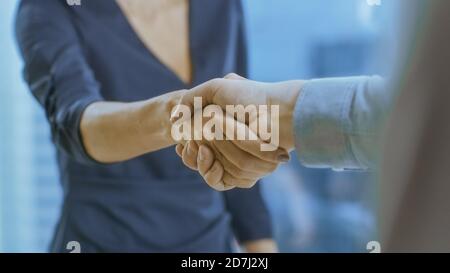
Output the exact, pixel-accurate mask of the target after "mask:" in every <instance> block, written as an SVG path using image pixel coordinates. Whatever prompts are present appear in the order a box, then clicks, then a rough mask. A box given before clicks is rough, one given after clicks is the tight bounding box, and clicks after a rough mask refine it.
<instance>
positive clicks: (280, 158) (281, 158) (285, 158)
mask: <svg viewBox="0 0 450 273" xmlns="http://www.w3.org/2000/svg"><path fill="white" fill-rule="evenodd" d="M290 159H291V157H290V156H289V154H284V153H283V154H281V155H279V156H278V161H280V162H288V161H289V160H290Z"/></svg>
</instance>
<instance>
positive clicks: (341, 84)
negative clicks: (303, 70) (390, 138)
mask: <svg viewBox="0 0 450 273" xmlns="http://www.w3.org/2000/svg"><path fill="white" fill-rule="evenodd" d="M392 100H393V97H392V93H391V92H390V91H389V90H388V89H387V88H386V87H385V83H384V80H383V79H381V78H380V77H376V76H374V77H350V78H335V79H320V80H312V81H308V82H306V83H305V85H304V86H303V87H302V91H301V95H300V96H299V98H298V101H297V105H296V107H295V111H294V135H295V146H296V150H297V152H298V155H299V160H300V161H301V163H302V164H304V165H305V166H308V167H316V168H333V169H371V168H374V167H375V166H376V159H377V151H378V149H377V148H378V145H379V141H380V136H381V133H382V125H383V120H384V119H385V116H386V114H387V112H388V111H389V110H390V106H391V104H392Z"/></svg>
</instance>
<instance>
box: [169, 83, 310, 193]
mask: <svg viewBox="0 0 450 273" xmlns="http://www.w3.org/2000/svg"><path fill="white" fill-rule="evenodd" d="M302 85H303V81H288V82H280V83H261V82H255V81H250V80H247V79H245V78H242V77H240V76H238V75H236V74H229V75H227V76H226V77H225V78H224V79H214V80H211V81H209V82H206V83H204V84H202V85H199V86H197V87H194V88H193V89H191V90H187V91H185V92H184V93H183V95H182V97H181V99H180V101H179V102H178V103H177V105H176V106H175V107H174V108H173V109H172V111H171V117H170V121H171V124H172V130H171V135H172V138H173V139H174V140H175V141H176V142H177V143H178V144H177V146H176V152H177V154H178V155H179V156H180V157H181V158H182V160H183V163H184V164H185V165H186V166H187V167H189V168H191V169H193V170H196V171H198V172H199V173H200V175H201V176H202V177H203V178H204V180H205V181H206V183H207V184H208V185H209V186H210V187H212V188H214V189H215V190H218V191H226V190H230V189H233V188H235V187H237V188H250V187H252V186H254V185H255V183H256V182H257V181H258V180H259V179H261V178H262V177H264V176H266V175H267V174H270V173H271V172H273V171H274V170H275V169H276V168H277V167H278V165H279V164H280V163H283V162H287V161H289V159H290V157H289V151H291V150H292V149H293V148H294V136H293V112H294V108H295V104H296V101H297V97H298V96H299V94H300V91H301V88H302Z"/></svg>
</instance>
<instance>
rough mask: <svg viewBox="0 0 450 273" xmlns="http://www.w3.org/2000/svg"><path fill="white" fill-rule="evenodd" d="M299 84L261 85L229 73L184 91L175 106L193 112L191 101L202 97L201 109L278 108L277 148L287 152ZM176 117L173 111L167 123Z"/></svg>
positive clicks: (291, 136) (290, 139)
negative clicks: (278, 140)
mask: <svg viewBox="0 0 450 273" xmlns="http://www.w3.org/2000/svg"><path fill="white" fill-rule="evenodd" d="M303 84H304V81H300V80H296V81H286V82H277V83H263V82H256V81H250V80H246V79H245V78H242V77H240V76H239V75H236V74H229V75H227V76H226V77H225V78H224V79H213V80H210V81H208V82H205V83H203V84H201V85H199V86H196V87H194V88H193V89H191V90H189V91H187V92H185V93H184V95H183V96H182V98H181V100H180V102H179V103H178V105H185V106H188V107H189V108H190V109H191V111H192V112H194V98H202V103H203V107H206V106H208V105H218V106H220V107H221V108H222V109H224V110H226V106H227V105H243V106H244V107H246V106H249V105H256V106H260V105H265V106H267V107H268V108H269V109H270V107H271V106H279V109H280V113H279V125H280V128H279V129H280V136H281V139H280V147H281V148H284V149H285V150H288V151H290V150H292V149H293V148H294V135H293V130H292V118H293V111H294V107H295V104H296V101H297V97H298V96H299V94H300V90H301V88H302V86H303ZM179 115H180V112H179V111H178V110H177V109H175V111H173V113H172V115H171V121H172V122H174V121H175V120H177V119H178V118H179ZM258 118H260V117H259V116H258ZM238 121H240V122H245V121H243V120H238ZM249 122H250V123H251V122H257V121H256V120H250V121H249ZM247 125H248V124H247Z"/></svg>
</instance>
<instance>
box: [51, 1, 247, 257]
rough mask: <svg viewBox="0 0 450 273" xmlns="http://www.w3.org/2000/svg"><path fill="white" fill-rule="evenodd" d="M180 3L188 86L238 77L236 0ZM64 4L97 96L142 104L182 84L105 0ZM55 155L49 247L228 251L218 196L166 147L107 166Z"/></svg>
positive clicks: (241, 63) (240, 45)
mask: <svg viewBox="0 0 450 273" xmlns="http://www.w3.org/2000/svg"><path fill="white" fill-rule="evenodd" d="M189 3H190V4H189V23H190V28H189V46H190V60H191V63H192V73H191V79H192V83H191V85H197V84H199V83H202V82H204V81H207V80H209V79H211V78H215V77H222V76H224V75H225V74H227V73H229V72H240V73H244V72H245V59H244V58H245V53H244V51H245V46H244V41H243V40H242V36H241V35H242V29H241V28H242V18H241V16H242V13H241V10H240V3H239V1H218V0H217V1H216V0H212V1H211V0H191V1H190V2H189ZM67 8H68V9H71V10H70V14H71V20H72V22H73V24H74V27H75V28H76V30H77V32H78V34H79V38H80V44H81V46H82V48H83V49H84V53H85V57H86V60H87V62H88V63H89V65H90V67H91V69H92V71H93V72H94V74H95V76H96V79H97V81H98V82H99V83H100V85H101V92H102V96H103V97H104V98H105V99H106V100H111V101H125V102H127V101H136V100H143V99H148V98H151V97H154V96H158V95H161V94H164V93H166V92H169V91H173V90H179V89H184V88H188V87H189V86H190V85H189V84H186V83H185V82H184V81H183V80H181V79H180V76H178V75H177V74H175V73H174V72H173V71H172V70H171V69H169V68H168V67H167V66H165V65H163V63H162V62H161V61H160V60H159V59H158V58H156V57H155V55H153V54H152V53H151V52H150V51H149V50H148V47H147V46H146V45H145V44H144V43H143V41H142V40H141V39H140V38H139V37H138V36H137V34H136V33H135V32H134V31H133V28H132V26H131V24H130V23H129V21H128V20H127V19H126V17H125V16H124V13H123V12H122V11H121V9H120V7H119V6H118V5H117V3H115V1H110V0H98V1H83V4H82V6H81V7H79V8H76V9H74V8H72V7H67ZM168 35H170V34H168ZM155 39H158V37H155ZM58 157H59V167H60V171H61V178H62V182H63V186H64V190H65V202H64V207H63V212H62V217H61V220H60V223H59V226H58V229H57V232H56V234H55V238H54V244H53V250H54V251H64V249H65V245H66V244H67V242H68V241H73V240H78V241H80V243H81V245H82V251H83V252H91V251H93V252H96V251H146V252H147V251H159V252H162V251H229V250H230V241H231V237H232V236H231V231H230V228H229V220H228V216H227V213H226V211H225V208H224V203H223V199H222V195H221V194H219V193H217V192H213V191H212V190H210V189H209V188H208V187H207V186H205V185H204V183H203V182H202V180H201V179H200V177H199V176H198V175H197V174H196V173H194V172H192V171H190V170H188V169H187V168H185V167H184V166H183V165H182V162H181V160H180V159H179V158H178V157H177V156H176V154H175V152H174V151H173V148H168V149H163V150H160V151H157V152H153V153H150V154H147V155H144V156H141V157H139V158H136V159H133V160H130V161H127V162H123V163H119V164H113V165H92V166H88V165H84V164H80V163H77V162H75V161H74V160H72V159H70V158H69V157H67V156H65V155H64V154H63V153H58ZM83 245H84V249H83Z"/></svg>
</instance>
